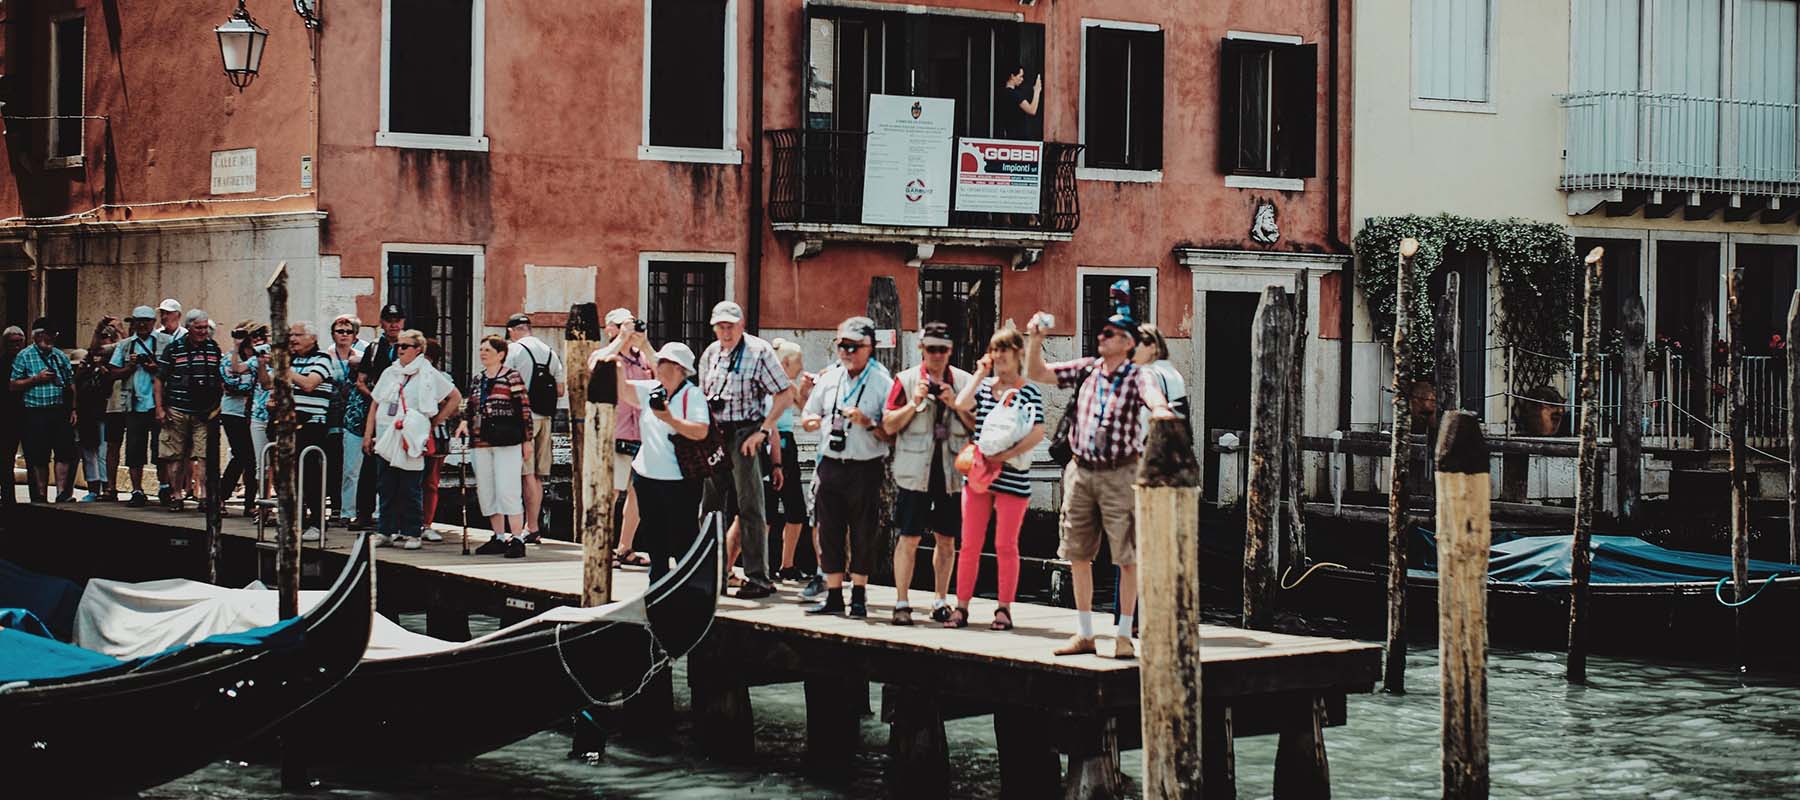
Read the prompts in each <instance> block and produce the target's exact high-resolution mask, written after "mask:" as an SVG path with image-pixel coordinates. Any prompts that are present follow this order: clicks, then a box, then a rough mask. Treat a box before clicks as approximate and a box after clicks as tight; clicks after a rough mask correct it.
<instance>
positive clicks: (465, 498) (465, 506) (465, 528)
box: [456, 436, 469, 556]
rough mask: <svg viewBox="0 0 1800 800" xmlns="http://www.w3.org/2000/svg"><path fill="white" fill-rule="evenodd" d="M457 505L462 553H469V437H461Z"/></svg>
mask: <svg viewBox="0 0 1800 800" xmlns="http://www.w3.org/2000/svg"><path fill="white" fill-rule="evenodd" d="M456 500H457V505H460V506H462V545H463V555H465V556H466V555H468V554H469V439H468V437H466V436H465V437H463V462H462V486H461V487H460V488H458V489H457V494H456Z"/></svg>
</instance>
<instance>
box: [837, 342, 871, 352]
mask: <svg viewBox="0 0 1800 800" xmlns="http://www.w3.org/2000/svg"><path fill="white" fill-rule="evenodd" d="M837 347H838V350H839V351H841V352H845V353H854V352H856V351H858V350H861V349H863V347H865V345H863V344H862V343H861V342H838V346H837Z"/></svg>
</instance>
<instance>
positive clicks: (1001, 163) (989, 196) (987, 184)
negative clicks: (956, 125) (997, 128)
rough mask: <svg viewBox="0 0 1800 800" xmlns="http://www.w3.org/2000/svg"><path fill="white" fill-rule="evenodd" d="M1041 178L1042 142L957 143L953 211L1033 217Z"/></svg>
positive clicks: (997, 141)
mask: <svg viewBox="0 0 1800 800" xmlns="http://www.w3.org/2000/svg"><path fill="white" fill-rule="evenodd" d="M1043 176H1044V143H1043V142H1023V141H1013V140H1010V139H958V140H957V157H956V210H957V211H986V212H991V213H998V214H1036V213H1038V206H1039V203H1040V201H1041V198H1042V195H1041V194H1040V192H1041V189H1042V186H1043Z"/></svg>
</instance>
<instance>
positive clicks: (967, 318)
mask: <svg viewBox="0 0 1800 800" xmlns="http://www.w3.org/2000/svg"><path fill="white" fill-rule="evenodd" d="M999 316H1000V274H999V273H998V272H995V271H994V270H988V269H928V270H925V271H924V272H923V273H921V274H920V275H919V322H920V323H921V327H923V323H926V322H942V323H944V324H945V325H948V326H949V327H950V341H951V342H954V343H955V348H954V349H952V350H951V351H950V363H952V364H955V365H956V366H958V367H961V368H963V369H965V370H968V371H970V372H973V371H975V362H976V361H978V360H980V358H981V357H982V355H983V354H985V353H987V344H988V338H989V337H991V336H993V333H994V330H995V329H997V328H999V327H1000V324H999Z"/></svg>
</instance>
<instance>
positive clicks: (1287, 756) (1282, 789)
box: [1275, 697, 1331, 800]
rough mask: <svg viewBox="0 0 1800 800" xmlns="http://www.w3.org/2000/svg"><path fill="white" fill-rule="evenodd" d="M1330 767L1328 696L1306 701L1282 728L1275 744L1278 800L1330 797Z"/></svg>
mask: <svg viewBox="0 0 1800 800" xmlns="http://www.w3.org/2000/svg"><path fill="white" fill-rule="evenodd" d="M1330 797H1331V767H1330V765H1329V764H1328V763H1327V761H1326V758H1325V698H1322V697H1313V698H1311V699H1310V700H1309V701H1304V705H1303V706H1302V707H1301V708H1300V709H1297V713H1295V714H1294V715H1293V716H1292V717H1290V719H1289V721H1288V722H1287V724H1286V725H1284V726H1283V727H1282V729H1281V740H1280V742H1279V743H1277V744H1276V746H1275V798H1276V800H1328V798H1330Z"/></svg>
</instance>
